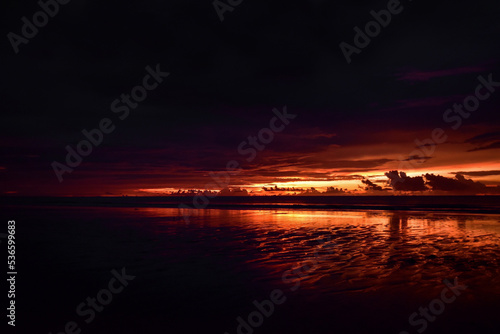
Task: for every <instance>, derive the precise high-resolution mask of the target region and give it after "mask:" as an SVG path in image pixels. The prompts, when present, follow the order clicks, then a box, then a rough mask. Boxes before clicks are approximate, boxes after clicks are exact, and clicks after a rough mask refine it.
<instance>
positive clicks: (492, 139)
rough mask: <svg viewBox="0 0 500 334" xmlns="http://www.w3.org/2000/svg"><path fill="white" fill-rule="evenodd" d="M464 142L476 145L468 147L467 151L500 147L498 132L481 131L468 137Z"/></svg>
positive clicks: (499, 133) (499, 134)
mask: <svg viewBox="0 0 500 334" xmlns="http://www.w3.org/2000/svg"><path fill="white" fill-rule="evenodd" d="M465 142H466V143H470V144H472V145H475V146H476V147H475V148H472V149H469V150H468V152H475V151H482V150H492V149H497V148H500V132H498V131H497V132H488V133H483V134H480V135H477V136H474V137H472V138H469V139H467V140H466V141H465Z"/></svg>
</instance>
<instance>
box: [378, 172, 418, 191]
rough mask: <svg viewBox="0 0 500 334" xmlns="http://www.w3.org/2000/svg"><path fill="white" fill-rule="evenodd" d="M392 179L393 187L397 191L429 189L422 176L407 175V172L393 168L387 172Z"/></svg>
mask: <svg viewBox="0 0 500 334" xmlns="http://www.w3.org/2000/svg"><path fill="white" fill-rule="evenodd" d="M385 176H387V178H388V179H389V180H390V185H391V186H392V189H394V190H396V191H425V190H427V188H426V186H425V183H424V178H423V177H422V176H415V177H411V176H407V175H406V173H405V172H399V173H398V171H397V170H393V171H390V172H387V173H385Z"/></svg>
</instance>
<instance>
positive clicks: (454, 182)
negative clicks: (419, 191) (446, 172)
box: [424, 174, 487, 193]
mask: <svg viewBox="0 0 500 334" xmlns="http://www.w3.org/2000/svg"><path fill="white" fill-rule="evenodd" d="M424 177H425V179H426V181H427V182H426V184H427V185H428V186H429V187H430V188H431V189H432V190H433V191H439V190H443V191H451V192H461V193H463V192H466V193H484V192H486V191H487V187H486V185H485V184H483V183H481V182H476V181H473V180H471V179H466V178H465V177H464V176H463V175H461V174H457V175H455V178H454V179H453V178H449V177H445V176H441V175H434V174H425V175H424Z"/></svg>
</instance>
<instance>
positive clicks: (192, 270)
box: [6, 206, 500, 334]
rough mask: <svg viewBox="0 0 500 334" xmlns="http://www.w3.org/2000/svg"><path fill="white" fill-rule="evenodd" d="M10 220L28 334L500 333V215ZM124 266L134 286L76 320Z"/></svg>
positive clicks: (257, 212) (108, 214) (142, 214)
mask: <svg viewBox="0 0 500 334" xmlns="http://www.w3.org/2000/svg"><path fill="white" fill-rule="evenodd" d="M6 213H7V214H8V215H9V219H16V223H17V226H18V227H17V229H18V231H17V235H18V240H19V241H18V249H19V254H18V261H19V264H18V267H19V271H20V273H22V275H19V277H18V280H19V283H18V291H19V295H18V296H17V300H18V305H19V306H18V309H17V312H18V317H17V319H18V326H19V327H18V328H19V329H23V330H31V331H33V330H36V331H37V332H40V333H49V332H51V333H59V332H64V327H65V325H66V324H67V323H68V322H74V323H76V325H77V326H78V327H77V328H79V329H81V331H82V333H158V332H160V331H162V332H174V333H220V334H224V333H229V334H233V333H245V334H250V333H405V332H407V333H422V332H425V333H498V330H499V329H500V323H499V322H498V320H496V316H497V314H498V311H500V284H499V283H500V256H499V255H500V215H496V214H471V213H457V212H454V213H452V212H431V211H429V212H422V211H414V212H410V211H391V212H389V211H383V210H379V211H374V210H352V211H336V210H310V209H309V210H299V209H286V208H285V209H267V210H266V209H245V210H228V209H208V210H194V211H193V212H192V214H191V217H190V218H191V219H190V222H189V224H188V223H186V221H185V220H184V219H183V215H182V210H180V209H177V208H154V207H141V208H132V207H121V208H120V207H60V206H45V207H30V208H29V210H28V209H27V208H24V209H21V208H20V207H19V206H11V207H9V208H7V210H6ZM28 249H29V251H28ZM49 259H50V260H49ZM113 270H115V272H116V271H117V272H122V270H124V271H123V272H125V273H126V275H128V277H130V279H129V281H127V282H126V283H127V284H126V286H124V288H123V289H121V290H120V292H119V293H115V294H112V300H111V301H109V303H108V304H106V305H102V306H103V307H102V309H100V311H98V310H96V311H95V312H94V313H95V314H94V316H93V317H91V316H90V314H91V311H87V314H86V315H81V313H83V312H82V311H85V310H86V309H87V308H89V309H90V307H87V306H85V307H80V309H79V312H80V313H78V306H79V305H80V304H81V303H86V300H87V298H88V297H91V298H92V297H96V295H98V294H99V292H100V291H101V290H102V289H106V288H108V289H109V285H108V284H109V281H110V279H111V278H112V277H113V273H112V271H113ZM131 277H133V278H131ZM103 296H105V295H103V294H102V293H101V296H100V297H102V298H104V297H103ZM102 298H101V299H102ZM104 299H105V298H104ZM106 302H108V301H106ZM90 318H92V319H90Z"/></svg>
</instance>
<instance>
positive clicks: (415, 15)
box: [0, 0, 500, 193]
mask: <svg viewBox="0 0 500 334" xmlns="http://www.w3.org/2000/svg"><path fill="white" fill-rule="evenodd" d="M6 4H7V5H6V7H7V8H6V9H4V10H2V11H1V14H0V15H1V17H2V22H4V23H5V24H4V26H3V28H2V32H3V34H4V36H5V35H6V34H7V33H8V32H9V31H14V32H16V33H19V31H20V28H21V25H22V22H21V20H20V18H21V17H22V16H30V15H32V14H33V13H34V11H36V10H38V6H37V5H36V2H26V3H22V2H14V1H7V2H6ZM386 4H387V1H376V2H372V1H356V2H352V1H350V2H348V1H345V2H330V1H313V0H310V1H273V2H269V1H263V0H256V1H251V2H248V1H246V2H245V3H244V4H243V5H241V6H239V7H238V9H237V10H235V11H234V12H232V13H231V14H230V15H229V16H228V18H227V19H226V20H225V21H224V22H223V23H221V22H220V21H219V19H218V17H217V15H216V13H215V11H214V9H213V6H212V3H211V1H194V0H183V1H180V0H178V1H167V2H165V1H143V2H140V3H123V2H119V1H111V2H106V3H103V2H100V1H91V0H87V1H72V2H70V3H69V4H68V5H65V6H64V7H63V8H61V10H60V13H59V14H58V15H57V16H56V17H54V18H52V19H51V21H50V22H49V24H47V26H46V27H44V28H43V29H41V31H40V32H39V34H38V35H37V36H36V37H35V38H33V39H32V40H30V42H29V43H28V44H27V45H22V46H21V47H20V49H21V50H20V52H19V54H18V55H15V54H14V52H13V51H12V48H11V46H10V45H9V43H8V40H7V39H6V38H4V39H3V44H2V48H3V49H4V52H3V54H4V58H3V62H2V63H1V64H0V69H1V70H2V73H3V78H4V80H5V82H6V83H8V84H6V85H4V87H2V88H3V90H2V92H3V94H4V96H5V98H4V110H3V114H2V117H3V119H2V122H1V123H0V140H1V142H2V144H1V149H2V150H7V151H9V150H10V151H12V150H13V151H16V150H18V152H19V153H21V152H22V153H23V154H18V155H10V156H1V158H2V160H1V161H0V166H2V168H4V169H2V173H3V174H5V176H6V178H8V179H9V181H8V182H7V183H4V184H7V186H6V187H7V188H9V189H10V188H11V187H15V186H16V185H17V184H21V183H23V182H29V184H28V183H26V184H24V185H23V189H28V188H29V189H46V188H50V187H51V186H52V185H53V183H54V182H57V179H56V178H55V177H54V176H53V175H51V173H52V171H51V170H50V163H51V162H52V161H53V160H57V159H61V158H64V155H65V151H64V147H65V145H75V144H76V143H77V142H78V141H79V140H81V130H82V129H84V128H86V129H89V128H92V127H95V126H96V124H97V123H98V121H99V120H100V119H102V118H103V117H110V115H112V114H111V112H110V109H109V107H110V103H111V102H112V101H113V100H114V99H115V98H117V97H119V96H120V94H122V93H127V92H129V91H130V89H131V88H132V87H134V86H135V85H137V84H138V81H140V80H141V78H142V76H143V75H144V67H145V66H147V65H153V64H156V63H160V64H161V66H162V69H164V70H165V71H169V72H171V75H170V77H169V78H168V79H167V80H166V81H165V82H164V83H163V84H162V85H161V86H160V87H159V88H158V89H157V90H155V91H154V92H151V94H150V95H149V96H148V98H147V100H146V101H144V102H143V103H141V106H140V107H138V108H137V109H136V110H134V111H132V112H131V115H130V117H129V118H128V119H127V120H126V121H124V122H123V123H119V124H118V125H117V129H116V131H115V132H114V133H113V134H111V135H110V136H108V137H106V138H105V139H104V142H103V144H102V146H100V147H99V148H97V149H95V151H94V152H93V153H92V155H90V156H89V157H88V158H87V160H86V162H85V163H83V164H82V165H81V166H80V167H79V169H78V170H75V171H74V172H73V173H72V174H71V175H70V178H74V179H75V180H86V181H88V180H89V179H96V180H97V179H99V180H101V181H102V178H108V177H109V178H111V179H110V183H113V182H114V181H113V179H112V178H113V177H115V176H116V177H119V178H121V179H122V180H123V179H127V178H128V179H129V180H133V179H134V177H135V176H138V177H140V178H141V179H142V180H144V179H147V178H151V177H150V176H148V171H151V174H152V175H153V177H152V178H161V179H162V180H163V179H164V180H168V181H172V179H174V177H173V176H172V175H177V176H178V178H179V179H182V181H183V182H185V181H186V180H187V178H188V177H187V176H186V175H188V174H189V173H192V175H193V183H198V182H199V178H200V177H201V175H203V173H205V172H207V171H210V170H220V169H222V168H224V164H225V163H226V162H227V161H229V160H232V159H235V158H238V153H237V151H236V148H237V146H238V144H239V143H240V142H241V141H243V140H245V138H246V136H248V135H252V134H255V133H256V132H257V131H258V130H260V129H261V128H262V127H264V126H266V125H267V124H268V122H269V118H270V117H271V110H272V108H273V107H280V106H282V105H285V104H286V105H288V106H289V109H290V111H291V112H294V113H297V114H299V115H300V121H297V122H296V123H293V124H292V125H291V126H290V128H287V129H286V130H285V131H284V132H282V133H280V134H279V135H277V136H276V138H275V141H273V143H272V145H270V147H269V150H267V149H266V152H269V153H266V154H269V156H268V157H266V156H265V155H263V156H262V157H259V159H261V160H259V163H261V164H267V165H268V166H273V167H285V166H287V165H288V166H296V168H297V170H301V169H302V168H317V169H328V170H335V171H337V172H341V171H348V172H363V171H370V170H376V169H377V168H379V167H381V166H383V165H384V163H386V162H390V161H391V159H388V158H386V159H366V158H364V157H363V156H366V154H361V153H359V157H358V158H352V159H351V157H349V159H347V158H345V159H344V158H338V159H334V158H331V159H330V158H328V159H323V158H317V157H314V155H315V154H316V153H320V152H323V151H325V150H327V149H328V148H331V147H342V148H350V147H354V146H363V145H374V144H379V145H384V144H386V143H395V142H401V137H400V135H398V134H392V132H391V131H394V130H395V129H397V130H399V132H400V133H404V134H405V135H406V136H408V141H409V142H411V141H412V140H413V138H414V136H415V135H414V134H415V133H424V134H427V133H429V131H430V130H432V129H433V128H435V127H436V126H440V125H441V123H442V120H441V116H442V112H443V111H444V109H443V108H444V107H447V104H449V103H452V102H454V101H461V99H457V100H455V98H456V97H459V96H460V97H461V96H463V95H464V94H470V93H471V89H473V88H474V85H475V84H476V79H475V78H476V76H477V75H479V74H484V72H485V71H493V70H498V69H499V66H498V62H496V61H494V60H495V59H498V58H499V56H500V49H499V47H498V43H497V41H498V33H499V32H500V27H499V24H498V20H497V17H498V14H499V13H500V5H499V3H497V2H484V3H483V2H482V3H477V4H474V5H473V6H471V5H470V4H468V3H456V2H453V1H444V2H439V3H436V2H431V1H425V0H423V1H418V2H415V1H414V2H413V3H411V4H408V6H407V7H406V8H405V10H404V12H403V13H402V14H401V15H400V16H398V17H397V18H394V20H393V21H392V22H391V25H390V26H389V27H388V28H387V29H385V30H384V31H383V32H382V33H381V34H380V36H378V37H377V38H375V39H373V41H372V42H371V44H370V45H369V46H368V47H367V48H366V49H365V50H363V53H362V54H361V55H360V57H358V58H357V59H354V60H353V63H352V64H351V65H347V64H346V63H345V59H343V55H342V53H341V51H340V49H339V47H338V44H339V43H340V42H341V41H343V40H350V39H352V37H353V35H354V32H353V27H354V26H356V25H359V26H361V25H363V24H364V23H366V22H367V20H368V19H370V15H369V12H370V10H372V9H373V10H378V9H381V8H384V7H385V6H386ZM451 18H452V19H451ZM457 55H460V56H459V57H457ZM492 60H493V61H492ZM488 103H490V102H488ZM495 103H496V104H495ZM490 104H491V106H490V105H488V106H486V105H485V107H484V108H483V107H481V114H480V115H481V117H475V118H473V117H471V118H470V119H469V120H468V122H469V123H468V124H477V125H479V126H478V129H482V128H481V124H496V123H495V121H500V116H499V114H500V113H498V112H497V111H496V110H497V108H495V106H498V103H497V102H494V101H491V103H490ZM297 120H298V119H297ZM480 131H481V130H479V131H478V132H480ZM485 131H487V130H485ZM498 141H499V140H496V141H492V142H484V143H472V144H473V145H476V146H477V148H476V149H486V148H495V147H496V146H495V145H498V144H497V142H498ZM409 149H410V147H409ZM368 153H369V152H368ZM286 155H289V156H288V157H287V156H286ZM26 156H31V157H30V158H26ZM273 159H277V160H274V161H273ZM253 167H254V166H253V165H248V166H246V167H245V168H246V170H251V169H252V168H253ZM112 171H116V172H117V173H116V174H113V172H112ZM304 173H305V176H309V177H311V178H321V177H323V176H322V175H320V174H313V173H311V174H310V175H307V172H304ZM25 175H28V176H25ZM35 176H36V177H35ZM284 176H285V177H289V175H288V174H287V173H284ZM324 177H325V178H328V176H326V175H325V176H324ZM26 180H28V181H26ZM75 182H76V181H75ZM151 182H152V181H151ZM37 184H38V186H37ZM71 184H72V183H71ZM63 188H64V189H66V190H68V189H69V190H68V191H69V192H71V188H70V187H69V186H66V185H62V186H59V188H57V189H63ZM54 189H56V188H54ZM75 189H76V186H75ZM1 190H4V189H1ZM54 191H56V190H54ZM110 192H113V193H115V192H114V191H110Z"/></svg>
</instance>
